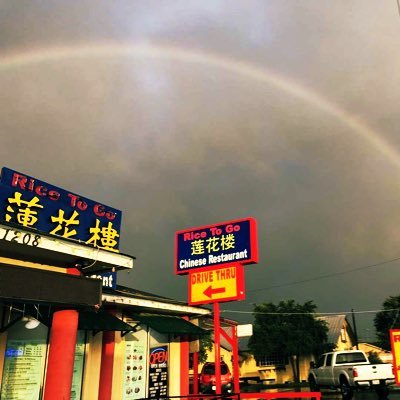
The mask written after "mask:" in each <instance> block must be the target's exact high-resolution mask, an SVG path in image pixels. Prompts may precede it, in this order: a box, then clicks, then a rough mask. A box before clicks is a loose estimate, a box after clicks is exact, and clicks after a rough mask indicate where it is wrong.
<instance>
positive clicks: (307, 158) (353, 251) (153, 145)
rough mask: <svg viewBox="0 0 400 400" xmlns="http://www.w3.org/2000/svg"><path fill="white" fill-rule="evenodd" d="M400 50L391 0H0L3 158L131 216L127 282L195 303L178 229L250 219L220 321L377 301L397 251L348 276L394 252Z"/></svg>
mask: <svg viewBox="0 0 400 400" xmlns="http://www.w3.org/2000/svg"><path fill="white" fill-rule="evenodd" d="M399 44H400V17H399V12H398V8H397V4H396V1H395V0H393V1H391V0H383V1H382V0H331V1H320V0H291V1H286V0H275V1H274V0H269V1H251V0H247V1H232V0H230V1H217V0H215V1H193V0H185V1H173V0H170V1H161V0H160V1H133V0H130V1H118V0H115V1H89V0H85V1H59V2H50V1H39V0H36V1H35V0H33V1H32V0H29V1H28V0H27V1H23V0H19V1H12V0H8V1H5V0H3V1H0V88H1V90H0V132H1V146H0V159H1V161H2V162H1V164H2V165H4V166H8V167H10V168H13V169H16V170H18V171H21V172H25V173H27V174H29V175H32V176H35V177H37V178H38V179H42V180H44V181H47V182H50V183H53V184H55V185H58V186H60V187H63V188H66V189H68V190H71V191H73V192H75V193H79V194H81V195H83V196H86V197H88V198H91V199H94V200H97V201H100V202H103V203H105V204H108V205H110V206H113V207H115V208H119V209H121V210H123V229H122V235H121V250H122V251H123V252H125V253H128V254H132V255H134V256H136V257H137V261H136V264H135V266H134V269H133V270H132V271H131V272H130V273H129V274H128V273H121V274H120V276H119V278H118V281H119V283H121V284H124V285H128V286H132V287H135V288H138V289H141V290H146V291H151V292H154V293H157V294H160V295H164V296H168V297H173V298H176V299H179V300H186V299H187V278H186V277H182V276H175V275H174V272H173V271H174V269H173V239H174V232H175V231H176V230H179V229H184V228H188V227H192V226H199V225H206V224H212V223H215V222H220V221H225V220H229V219H236V218H242V217H247V216H253V217H254V218H256V219H257V221H258V225H259V248H260V262H259V264H258V265H254V266H248V267H246V287H247V298H246V300H245V301H242V302H240V303H229V304H224V305H223V306H222V309H223V310H226V311H224V312H223V316H225V317H228V318H233V319H238V320H239V321H243V322H248V321H251V315H250V314H246V313H245V312H250V311H251V310H252V303H259V302H264V301H274V302H277V301H279V300H283V299H292V298H293V299H295V300H297V301H299V302H304V301H307V300H314V301H315V303H316V304H317V305H318V309H319V311H321V312H342V311H349V310H350V309H351V308H355V309H356V310H359V311H367V310H377V309H380V307H381V304H382V302H383V300H384V299H385V298H386V297H387V296H389V295H398V294H399V285H398V282H399V277H400V274H399V272H398V268H399V266H400V262H399V261H396V262H392V263H388V264H383V265H380V266H376V267H371V268H361V269H358V270H356V271H352V272H351V270H354V269H356V268H358V267H364V266H369V265H372V264H376V263H380V262H382V261H385V260H389V259H394V258H397V257H400V246H399V239H400V234H399V232H400V230H399V227H400V213H399V210H400V187H399V178H400V134H399V130H398V122H399V117H398V108H399V104H400V91H399V87H400V74H399V71H400V55H399V54H400V53H399V48H400V47H399ZM346 271H349V272H347V273H343V274H338V275H336V276H332V277H329V278H328V277H327V278H323V279H314V278H318V277H321V276H325V275H330V274H335V273H341V272H346ZM303 280H310V281H309V282H303V283H297V284H293V285H288V284H289V283H292V282H298V281H303ZM233 311H235V312H233ZM238 311H241V313H239V312H238ZM358 318H359V320H360V324H361V326H362V328H361V332H359V334H360V336H362V337H366V336H369V335H370V331H367V329H371V327H370V326H369V325H368V323H367V321H368V320H370V319H371V314H369V313H365V314H360V315H359V316H358ZM364 322H365V323H364Z"/></svg>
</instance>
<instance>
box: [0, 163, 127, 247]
mask: <svg viewBox="0 0 400 400" xmlns="http://www.w3.org/2000/svg"><path fill="white" fill-rule="evenodd" d="M121 218H122V214H121V211H119V210H116V209H114V208H111V207H108V206H105V205H103V204H101V203H97V202H95V201H93V200H89V199H87V198H84V197H82V196H80V195H76V194H74V193H72V192H69V191H66V190H64V189H61V188H59V187H57V186H53V185H50V184H48V183H46V182H43V181H40V180H38V179H36V178H32V177H30V176H28V175H25V174H21V173H19V172H16V171H13V170H11V169H9V168H6V167H3V168H2V172H1V177H0V220H1V221H5V222H8V223H11V224H15V225H20V226H22V227H25V228H31V229H35V230H37V231H38V232H42V233H46V234H51V235H55V236H60V237H63V238H66V239H75V240H79V241H82V242H84V243H85V244H87V245H89V246H93V247H97V248H101V249H104V250H108V251H113V252H118V251H119V250H118V247H119V234H120V229H121Z"/></svg>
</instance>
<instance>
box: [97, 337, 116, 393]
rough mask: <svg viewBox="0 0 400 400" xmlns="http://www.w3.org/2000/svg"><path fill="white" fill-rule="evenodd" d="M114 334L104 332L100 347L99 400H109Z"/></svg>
mask: <svg viewBox="0 0 400 400" xmlns="http://www.w3.org/2000/svg"><path fill="white" fill-rule="evenodd" d="M114 349H115V332H114V331H104V332H103V342H102V347H101V366H100V377H99V397H98V399H99V400H111V396H112V380H113V370H114Z"/></svg>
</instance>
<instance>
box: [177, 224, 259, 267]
mask: <svg viewBox="0 0 400 400" xmlns="http://www.w3.org/2000/svg"><path fill="white" fill-rule="evenodd" d="M257 261H258V251H257V228H256V221H255V220H254V219H253V218H246V219H242V220H237V221H230V222H223V223H220V224H215V225H209V226H203V227H200V228H193V229H187V230H183V231H179V232H177V233H176V235H175V272H176V273H177V274H187V273H189V272H190V271H192V270H198V269H203V268H207V267H220V266H223V265H228V264H232V263H240V264H252V263H256V262H257Z"/></svg>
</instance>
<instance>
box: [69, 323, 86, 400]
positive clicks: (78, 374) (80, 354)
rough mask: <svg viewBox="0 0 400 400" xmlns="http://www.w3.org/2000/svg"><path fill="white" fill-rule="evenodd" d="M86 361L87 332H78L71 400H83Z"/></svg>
mask: <svg viewBox="0 0 400 400" xmlns="http://www.w3.org/2000/svg"><path fill="white" fill-rule="evenodd" d="M84 359H85V332H84V331H78V334H77V337H76V347H75V359H74V372H73V375H72V386H71V400H79V399H80V398H81V390H82V374H83V362H84Z"/></svg>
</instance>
